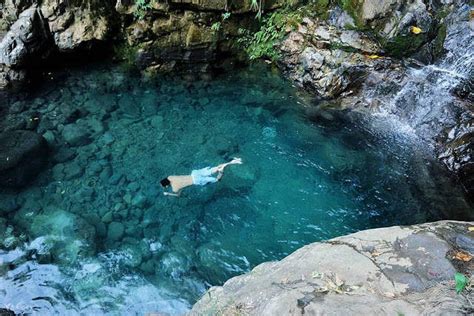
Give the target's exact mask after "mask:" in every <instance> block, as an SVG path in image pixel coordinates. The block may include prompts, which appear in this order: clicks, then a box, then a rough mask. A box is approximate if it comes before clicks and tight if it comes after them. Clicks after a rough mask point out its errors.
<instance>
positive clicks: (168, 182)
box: [160, 178, 171, 188]
mask: <svg viewBox="0 0 474 316" xmlns="http://www.w3.org/2000/svg"><path fill="white" fill-rule="evenodd" d="M160 184H161V186H162V187H164V188H166V187H167V186H169V185H170V184H171V182H170V180H168V178H164V179H163V180H161V181H160Z"/></svg>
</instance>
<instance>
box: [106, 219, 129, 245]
mask: <svg viewBox="0 0 474 316" xmlns="http://www.w3.org/2000/svg"><path fill="white" fill-rule="evenodd" d="M124 232H125V227H124V226H123V224H122V223H119V222H112V223H110V224H109V229H108V231H107V239H108V240H110V241H118V240H120V239H122V237H123V234H124Z"/></svg>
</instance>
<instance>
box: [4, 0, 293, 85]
mask: <svg viewBox="0 0 474 316" xmlns="http://www.w3.org/2000/svg"><path fill="white" fill-rule="evenodd" d="M283 3H284V0H271V1H265V2H264V4H262V6H261V8H259V9H256V7H254V6H251V2H250V1H228V0H203V1H197V0H169V1H158V0H137V1H132V0H105V1H98V0H75V1H69V0H42V1H38V0H24V1H12V0H4V1H2V2H0V7H1V9H2V13H1V16H0V21H1V23H0V34H1V38H0V39H1V40H2V41H1V44H0V56H1V57H0V67H1V68H0V88H2V87H3V88H4V87H7V86H13V85H15V84H17V83H21V82H24V81H25V80H26V79H27V70H28V69H29V68H31V67H32V66H35V65H38V64H41V63H43V62H44V61H45V60H48V57H49V56H51V55H54V56H59V57H61V55H64V54H74V53H75V54H82V53H83V52H89V54H90V56H93V55H97V54H100V51H101V50H104V49H105V48H107V46H109V48H110V44H111V43H114V45H116V52H115V53H116V55H117V56H118V57H119V58H121V59H124V60H126V62H128V63H130V64H133V65H136V66H138V68H139V69H140V70H145V71H149V72H154V71H168V70H172V69H175V68H186V69H192V70H193V71H196V70H197V71H206V70H208V68H209V65H210V64H211V63H216V62H218V61H220V60H222V58H219V59H217V56H221V57H222V56H225V55H228V54H230V53H231V52H235V48H234V44H235V39H236V37H237V36H238V32H239V28H241V27H244V28H252V27H253V26H256V22H257V20H255V14H256V12H255V10H260V9H261V10H266V9H274V8H278V7H280V6H281V5H282V4H283ZM223 13H226V14H223ZM36 33H41V37H38V35H37V34H36ZM39 44H41V54H39V53H38V49H37V46H38V45H39ZM25 60H28V63H26V62H25ZM181 66H183V67H181Z"/></svg>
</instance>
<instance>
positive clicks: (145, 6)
mask: <svg viewBox="0 0 474 316" xmlns="http://www.w3.org/2000/svg"><path fill="white" fill-rule="evenodd" d="M152 1H153V0H135V11H134V12H133V15H134V16H135V18H136V19H139V20H142V19H143V18H144V17H145V15H146V13H147V11H149V10H151V9H152Z"/></svg>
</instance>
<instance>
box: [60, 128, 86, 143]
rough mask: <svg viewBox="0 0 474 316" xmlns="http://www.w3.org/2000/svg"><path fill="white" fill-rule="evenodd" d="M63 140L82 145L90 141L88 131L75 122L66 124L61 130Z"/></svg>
mask: <svg viewBox="0 0 474 316" xmlns="http://www.w3.org/2000/svg"><path fill="white" fill-rule="evenodd" d="M62 135H63V138H64V141H65V142H66V143H68V144H70V145H71V146H83V145H86V144H88V143H90V141H91V140H90V138H89V136H90V135H89V131H88V130H87V129H86V128H85V127H83V126H80V125H77V124H68V125H65V126H64V129H63V131H62Z"/></svg>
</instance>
